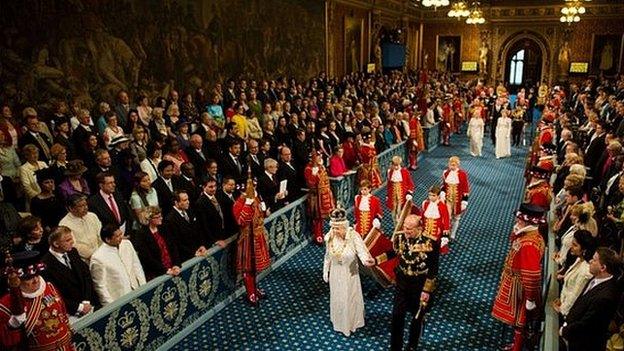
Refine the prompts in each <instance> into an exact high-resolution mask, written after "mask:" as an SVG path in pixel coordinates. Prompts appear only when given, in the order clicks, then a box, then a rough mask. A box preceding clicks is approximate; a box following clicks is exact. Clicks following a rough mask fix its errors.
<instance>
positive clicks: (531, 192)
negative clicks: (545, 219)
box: [524, 180, 552, 209]
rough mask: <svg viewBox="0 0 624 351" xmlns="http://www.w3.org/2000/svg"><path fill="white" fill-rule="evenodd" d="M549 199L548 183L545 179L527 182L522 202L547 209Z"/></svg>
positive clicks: (550, 198)
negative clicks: (531, 182)
mask: <svg viewBox="0 0 624 351" xmlns="http://www.w3.org/2000/svg"><path fill="white" fill-rule="evenodd" d="M551 200H552V197H551V194H550V185H549V184H548V183H547V182H546V181H545V180H540V181H539V182H536V183H533V184H529V186H528V187H527V191H526V197H525V201H524V202H526V203H529V204H531V205H535V206H539V207H542V208H545V209H548V208H549V207H550V201H551Z"/></svg>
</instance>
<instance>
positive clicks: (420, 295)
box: [375, 214, 440, 351]
mask: <svg viewBox="0 0 624 351" xmlns="http://www.w3.org/2000/svg"><path fill="white" fill-rule="evenodd" d="M392 243H393V249H394V250H393V251H389V252H387V253H386V254H383V255H380V256H377V257H376V258H375V261H376V263H377V264H380V263H382V262H385V261H386V260H387V259H388V258H393V257H398V259H399V265H398V266H397V268H396V269H395V272H396V290H395V295H394V305H393V308H392V331H391V336H390V340H391V344H390V349H391V350H393V351H398V350H403V329H404V326H405V315H406V314H407V312H410V313H412V314H413V318H412V319H411V324H410V335H409V341H408V345H407V346H408V347H407V349H408V350H416V348H417V347H418V341H419V339H420V333H421V329H422V323H423V316H424V314H425V311H426V309H427V305H428V303H429V300H430V297H431V296H430V295H431V293H433V290H434V288H435V282H436V277H437V275H438V258H439V255H440V251H439V250H440V246H439V240H438V239H437V238H436V237H434V236H431V235H429V234H428V233H427V232H425V231H424V230H423V227H422V224H421V217H420V216H418V215H415V214H410V215H408V216H407V217H406V218H405V221H404V222H403V226H402V230H400V231H396V232H395V233H394V235H393V238H392Z"/></svg>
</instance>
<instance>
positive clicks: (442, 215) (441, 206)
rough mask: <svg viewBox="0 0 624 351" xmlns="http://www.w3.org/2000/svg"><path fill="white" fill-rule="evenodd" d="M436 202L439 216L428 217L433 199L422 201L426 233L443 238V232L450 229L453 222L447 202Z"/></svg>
mask: <svg viewBox="0 0 624 351" xmlns="http://www.w3.org/2000/svg"><path fill="white" fill-rule="evenodd" d="M436 204H437V205H438V213H439V216H438V218H428V217H427V208H429V205H431V201H429V200H425V201H423V203H422V215H423V223H424V226H425V233H426V234H427V235H428V236H430V237H434V238H437V239H438V240H440V239H441V238H442V232H444V231H447V230H450V229H451V224H450V218H449V213H448V208H447V207H446V204H445V203H443V202H442V201H438V202H437V203H436Z"/></svg>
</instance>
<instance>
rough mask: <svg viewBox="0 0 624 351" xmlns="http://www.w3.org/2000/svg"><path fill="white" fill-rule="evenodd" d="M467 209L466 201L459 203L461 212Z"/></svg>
mask: <svg viewBox="0 0 624 351" xmlns="http://www.w3.org/2000/svg"><path fill="white" fill-rule="evenodd" d="M467 208H468V201H462V202H461V211H462V212H464V211H466V209H467Z"/></svg>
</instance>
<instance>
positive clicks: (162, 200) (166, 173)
mask: <svg viewBox="0 0 624 351" xmlns="http://www.w3.org/2000/svg"><path fill="white" fill-rule="evenodd" d="M158 173H159V174H160V175H159V177H158V178H157V179H156V180H155V181H154V182H153V183H152V186H153V187H154V189H156V194H157V195H158V205H159V206H160V208H161V209H162V211H163V216H164V217H167V215H168V214H169V211H171V208H172V207H173V192H174V191H176V190H180V189H182V184H180V181H179V178H178V177H175V176H174V175H173V162H171V161H169V160H162V161H160V163H159V164H158Z"/></svg>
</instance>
